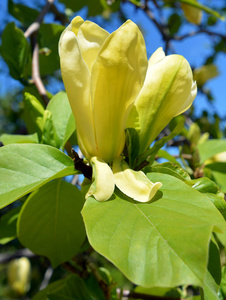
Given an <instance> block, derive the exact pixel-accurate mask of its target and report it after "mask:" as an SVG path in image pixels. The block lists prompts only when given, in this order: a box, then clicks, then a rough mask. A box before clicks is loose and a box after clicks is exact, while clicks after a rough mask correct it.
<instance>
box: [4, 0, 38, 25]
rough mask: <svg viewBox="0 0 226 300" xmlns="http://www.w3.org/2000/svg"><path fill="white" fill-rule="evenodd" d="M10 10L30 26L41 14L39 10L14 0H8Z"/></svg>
mask: <svg viewBox="0 0 226 300" xmlns="http://www.w3.org/2000/svg"><path fill="white" fill-rule="evenodd" d="M8 11H9V13H10V14H11V15H12V16H13V17H14V18H16V19H17V20H19V21H20V22H21V23H22V24H23V25H24V26H25V27H28V26H29V25H30V24H31V23H33V22H34V20H36V18H37V17H38V15H39V11H37V10H36V9H33V8H30V7H28V6H26V5H22V4H15V3H14V2H13V1H12V0H8Z"/></svg>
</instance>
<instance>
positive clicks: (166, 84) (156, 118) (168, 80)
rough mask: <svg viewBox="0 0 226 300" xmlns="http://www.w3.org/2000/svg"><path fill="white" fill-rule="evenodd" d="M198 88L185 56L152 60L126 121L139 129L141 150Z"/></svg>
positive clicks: (180, 109) (191, 100)
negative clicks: (153, 62) (155, 61)
mask: <svg viewBox="0 0 226 300" xmlns="http://www.w3.org/2000/svg"><path fill="white" fill-rule="evenodd" d="M196 92H197V88H196V83H194V82H193V78H192V71H191V68H190V66H189V63H188V62H187V60H186V59H185V58H184V57H182V56H180V55H169V56H166V57H165V58H164V59H161V60H160V61H159V62H157V63H156V64H152V61H151V60H150V62H149V66H148V70H147V74H146V78H145V82H144V85H143V87H142V89H141V91H140V93H139V95H138V97H137V99H136V102H135V106H134V108H133V111H132V114H131V116H130V117H129V122H128V125H127V126H132V127H135V128H136V129H137V130H138V131H139V135H140V152H143V151H144V150H145V149H146V148H147V147H148V146H149V145H150V144H151V143H152V142H153V140H154V139H155V138H156V137H157V135H158V134H159V133H160V132H161V130H162V129H163V128H164V127H165V126H166V125H167V124H168V123H169V122H170V121H171V119H172V118H173V117H175V116H176V115H178V114H181V113H182V112H184V111H185V110H187V109H188V108H189V107H190V106H191V104H192V102H193V100H194V98H195V96H196ZM147 107H148V109H147ZM133 119H134V120H133ZM138 120H139V121H138ZM133 124H134V125H133Z"/></svg>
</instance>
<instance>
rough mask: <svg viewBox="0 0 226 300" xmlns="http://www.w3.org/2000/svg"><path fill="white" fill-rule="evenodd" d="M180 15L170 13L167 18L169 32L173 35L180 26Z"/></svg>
mask: <svg viewBox="0 0 226 300" xmlns="http://www.w3.org/2000/svg"><path fill="white" fill-rule="evenodd" d="M181 23H182V22H181V17H180V16H179V15H178V14H176V13H174V14H172V15H170V17H169V19H168V26H169V32H170V34H171V35H174V34H175V33H177V32H178V30H179V29H180V26H181Z"/></svg>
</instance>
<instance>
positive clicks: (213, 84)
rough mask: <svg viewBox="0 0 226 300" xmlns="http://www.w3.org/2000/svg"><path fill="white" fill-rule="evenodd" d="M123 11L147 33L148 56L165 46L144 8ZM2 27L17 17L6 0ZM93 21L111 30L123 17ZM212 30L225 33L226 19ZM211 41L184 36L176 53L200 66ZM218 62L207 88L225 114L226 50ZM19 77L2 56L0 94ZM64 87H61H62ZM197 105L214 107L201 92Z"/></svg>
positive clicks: (41, 1) (189, 27) (1, 12)
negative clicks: (11, 76)
mask: <svg viewBox="0 0 226 300" xmlns="http://www.w3.org/2000/svg"><path fill="white" fill-rule="evenodd" d="M222 1H224V0H214V4H215V6H217V5H220V4H222V3H223V2H222ZM15 2H17V3H28V5H29V6H32V7H35V6H36V5H37V3H38V6H39V7H42V6H43V5H44V4H45V1H44V0H39V1H35V0H33V1H27V0H24V1H22V0H17V1H15ZM199 2H202V3H205V4H207V3H208V2H209V3H211V2H212V1H210V0H206V1H204V0H203V1H201V0H200V1H199ZM56 4H57V5H58V6H59V8H60V9H63V5H62V4H58V1H56ZM122 9H123V12H124V13H125V15H126V17H127V18H130V19H131V20H132V21H134V22H135V23H137V24H138V25H139V26H140V27H141V29H142V31H143V33H144V37H145V41H146V46H147V54H148V57H149V56H150V55H151V54H152V53H153V52H154V51H155V50H156V49H157V48H158V47H164V43H163V41H162V39H161V35H160V34H159V32H158V31H157V29H156V27H155V26H154V25H153V24H152V22H151V21H150V20H149V19H148V17H147V16H146V14H145V13H144V12H142V11H141V10H135V8H134V6H133V5H131V4H123V5H122ZM79 14H80V15H81V16H82V17H84V18H86V9H83V10H82V11H80V12H79ZM164 14H165V16H166V17H167V16H168V15H169V14H170V10H165V12H164ZM207 17H208V15H207V14H206V13H204V18H207ZM0 20H1V21H0V31H1V32H2V30H3V28H4V26H5V23H8V22H11V21H15V20H14V19H13V18H12V17H11V16H9V15H8V13H7V0H1V1H0ZM90 20H92V21H96V22H97V23H99V25H102V26H104V27H105V29H106V30H108V31H109V32H112V31H114V30H116V29H117V28H118V27H119V26H120V25H121V23H120V20H119V18H117V16H116V15H115V14H114V15H113V16H112V21H111V22H106V21H103V19H101V18H100V17H94V18H90ZM51 21H52V17H51V16H47V17H46V18H45V22H51ZM195 29H197V28H196V26H195V25H191V24H187V25H185V26H183V28H182V31H181V33H182V34H183V33H185V32H189V31H190V30H195ZM211 29H212V30H213V31H216V32H221V33H223V34H226V23H225V22H223V21H220V22H218V23H217V25H216V26H213V27H212V28H211ZM211 43H213V39H210V38H209V37H208V36H206V35H205V34H199V35H197V36H195V37H192V38H187V39H185V40H183V41H182V42H173V43H172V45H173V48H174V51H175V53H177V54H181V55H183V56H184V57H185V58H186V59H187V60H188V61H189V63H190V64H191V65H192V66H193V67H199V66H201V65H202V64H203V63H204V61H205V59H206V58H207V57H208V56H209V54H210V52H211ZM216 65H217V67H218V69H219V72H220V75H219V76H218V77H217V78H215V79H212V80H210V81H209V82H208V83H207V84H206V88H210V89H211V91H212V93H213V95H214V98H215V102H214V107H215V110H216V112H217V113H218V114H219V116H220V117H224V116H226V53H224V54H220V55H218V57H217V60H216ZM19 86H20V85H19V84H18V82H17V81H15V80H13V79H12V78H10V77H9V72H8V68H7V66H6V64H5V63H4V62H3V60H2V59H0V95H2V94H4V93H6V92H7V91H12V90H13V89H15V88H17V87H19ZM60 88H61V87H60ZM51 89H52V91H53V92H56V89H54V88H53V87H51V85H50V90H51ZM194 105H195V107H196V111H197V113H198V114H199V113H200V112H201V111H202V110H203V109H207V110H211V111H212V112H213V107H212V106H210V105H209V104H208V102H207V101H206V98H205V96H203V95H200V94H199V95H198V96H197V98H196V100H195V102H194Z"/></svg>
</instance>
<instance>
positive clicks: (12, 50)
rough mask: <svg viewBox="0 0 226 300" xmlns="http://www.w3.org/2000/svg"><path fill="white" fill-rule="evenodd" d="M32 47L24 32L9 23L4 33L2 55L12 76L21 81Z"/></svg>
mask: <svg viewBox="0 0 226 300" xmlns="http://www.w3.org/2000/svg"><path fill="white" fill-rule="evenodd" d="M29 51H30V46H29V44H28V42H27V40H26V38H25V37H24V34H23V31H22V30H20V29H19V28H18V27H16V26H15V23H14V22H12V23H9V24H8V25H7V26H6V27H5V29H4V31H3V33H2V45H1V55H2V57H3V58H4V60H5V62H6V63H7V65H8V67H9V70H10V75H11V76H12V77H13V78H15V79H17V80H21V79H22V78H23V77H25V75H26V74H25V68H26V65H27V64H28V63H29V60H30V53H29Z"/></svg>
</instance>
